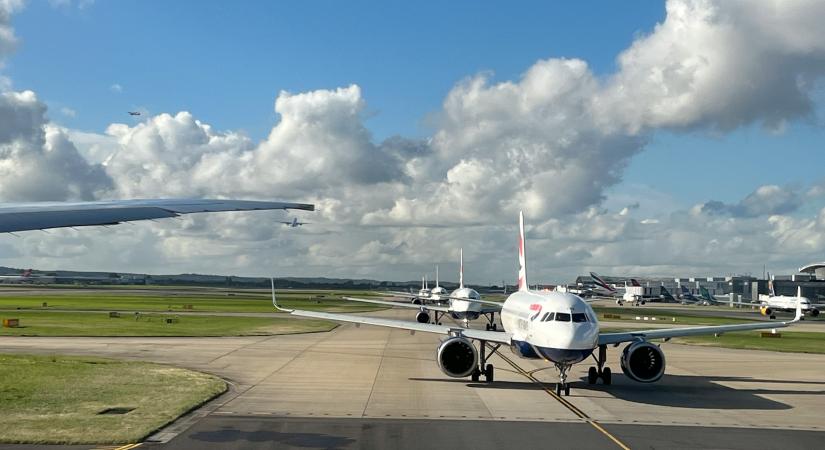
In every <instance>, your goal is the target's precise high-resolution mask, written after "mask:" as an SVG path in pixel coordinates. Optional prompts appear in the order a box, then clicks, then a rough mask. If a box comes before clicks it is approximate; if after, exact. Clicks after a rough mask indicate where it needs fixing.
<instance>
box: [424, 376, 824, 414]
mask: <svg viewBox="0 0 825 450" xmlns="http://www.w3.org/2000/svg"><path fill="white" fill-rule="evenodd" d="M409 380H410V381H436V382H444V383H460V384H464V385H466V386H468V387H472V388H478V389H502V390H508V389H512V390H543V387H542V386H541V385H538V384H536V383H533V382H528V381H495V382H493V383H478V382H469V381H467V380H465V379H447V378H409ZM580 380H581V381H579V382H574V384H573V386H572V387H573V392H574V395H575V396H578V397H587V396H588V395H587V392H590V391H598V392H606V393H608V394H610V395H611V396H613V397H615V398H617V399H619V400H625V401H629V402H633V403H639V404H647V405H656V406H669V407H674V408H691V409H722V410H745V409H747V410H763V411H778V410H786V409H791V408H792V406H790V405H787V404H785V403H781V402H777V401H774V400H771V399H768V398H765V396H772V395H783V394H787V395H825V390H823V389H807V390H806V389H779V388H772V387H765V386H760V387H758V388H756V387H755V388H748V387H746V386H743V387H736V388H732V387H727V386H724V385H722V384H719V383H720V382H737V383H749V382H750V383H759V384H763V383H774V384H788V385H800V384H816V385H819V386H821V385H822V384H823V383H814V382H807V381H802V382H797V381H793V380H762V379H754V378H746V377H700V376H685V375H665V376H664V377H663V378H662V379H661V380H660V381H658V382H656V383H649V384H647V383H638V382H636V381H633V380H631V379H629V378H627V377H626V376H624V375H623V374H621V373H619V374H616V373H614V374H613V384H612V385H610V386H605V385H603V384H593V385H590V384H587V382H586V381H585V379H584V378H581V379H580ZM553 386H554V383H553V382H552V381H545V382H544V387H546V388H549V389H553Z"/></svg>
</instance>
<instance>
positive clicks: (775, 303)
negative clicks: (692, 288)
mask: <svg viewBox="0 0 825 450" xmlns="http://www.w3.org/2000/svg"><path fill="white" fill-rule="evenodd" d="M768 288H769V289H770V295H769V296H767V297H765V298H764V299H762V300H760V301H759V303H748V302H739V301H733V300H728V301H725V300H718V299H717V298H716V297H714V296H713V294H711V293H710V292H708V290H707V289H705V288H704V287H700V288H699V292H700V293H701V295H702V298H703V299H705V300H706V301H707V302H708V303H716V304H728V305H731V304H733V305H740V306H759V312H760V313H761V314H762V315H763V316H767V317H769V318H771V319H776V313H777V312H778V311H782V312H793V311H795V310H796V306H797V305H801V308H802V312H803V313H804V314H807V315H809V316H811V317H816V316H818V315H819V308H817V306H820V305H814V304H812V303H811V301H810V300H809V299H808V298H807V297H803V296H802V287H801V286H798V287H797V288H796V296H789V295H776V292H774V290H773V282H772V281H771V282H769V283H768Z"/></svg>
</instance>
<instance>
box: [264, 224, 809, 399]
mask: <svg viewBox="0 0 825 450" xmlns="http://www.w3.org/2000/svg"><path fill="white" fill-rule="evenodd" d="M518 250H519V254H518V261H519V273H518V291H516V292H514V293H513V294H511V295H510V296H509V297H507V299H506V300H505V301H504V303H503V304H501V303H496V302H487V301H482V300H476V301H477V302H479V303H482V304H493V305H501V323H502V325H503V328H504V331H503V332H501V331H491V330H475V329H468V328H462V327H450V326H442V325H435V324H427V323H417V322H412V321H404V320H393V319H383V318H377V317H367V316H356V315H348V314H336V313H323V312H315V311H303V310H289V309H283V308H280V307H279V306H278V303H277V300H276V298H275V289H274V286H275V282H274V279H273V281H272V286H273V289H272V303H273V305H274V306H275V308H277V309H278V310H281V311H285V312H289V313H291V314H292V315H294V316H301V317H312V318H316V319H328V320H334V321H338V322H350V323H356V324H365V325H376V326H382V327H391V328H400V329H405V330H411V331H421V332H427V333H435V334H441V335H444V336H445V338H444V339H443V340H442V342H441V344H440V345H439V346H438V349H437V350H436V362H437V363H438V366H439V368H441V371H442V372H444V374H446V375H447V376H450V377H454V378H463V377H471V379H472V380H473V381H478V380H479V378H480V377H481V376H482V375H483V376H484V378H485V379H486V381H487V382H492V381H493V379H494V370H493V365H492V364H489V363H488V360H489V358H490V357H491V356H492V354H493V353H495V352H496V351H497V350H498V349H499V348H500V347H501V346H506V347H509V348H510V349H511V350H512V351H513V352H514V353H516V354H517V355H518V356H520V357H523V358H529V359H544V360H546V361H549V362H550V363H552V364H553V365H554V366H555V367H556V369H557V370H558V372H559V383H558V384H556V394H557V395H561V393H562V392H564V394H565V395H570V384H569V383H568V382H567V375H568V372H569V371H570V368H571V367H573V365H574V364H578V363H581V362H583V361H584V360H585V359H587V358H589V357H590V356H591V355H594V353H595V354H596V355H597V357H596V358H595V359H596V366H594V367H590V369H589V371H588V374H587V382H588V384H595V383H596V382H597V381H598V380H599V379H601V380H602V382H603V383H604V384H606V385H609V384H610V383H611V371H610V368H609V367H605V363H606V362H607V346H608V345H613V346H618V345H620V344H622V343H627V344H628V345H627V346H626V347H625V348H624V350H623V351H622V354H621V358H620V365H621V369H622V372H624V374H625V375H626V376H627V377H628V378H630V379H632V380H635V381H638V382H642V383H651V382H655V381H658V380H659V379H661V378H662V375H664V373H665V355H664V353H663V352H662V349H661V348H660V347H659V346H658V345H656V344H654V343H653V342H651V341H652V340H654V339H664V340H665V341H667V340H669V339H670V338H674V337H682V336H695V335H703V334H715V335H720V334H722V333H727V332H733V331H746V330H764V329H771V328H782V327H787V326H789V325H791V324H792V323H795V322H798V321H799V320H800V319H801V317H802V310H801V307H800V305H799V304H797V306H796V317H795V318H794V320H792V321H790V322H772V323H771V322H768V323H765V322H759V323H747V324H738V325H717V326H704V327H691V328H668V329H656V330H646V331H628V332H619V333H602V332H600V331H599V321H598V319H597V318H596V314H595V313H594V312H593V309H592V308H591V307H590V305H589V304H588V303H587V302H585V301H584V300H583V299H582V298H581V297H578V296H577V295H573V294H571V293H566V292H554V291H531V290H529V288H528V284H527V264H526V262H527V258H526V255H525V245H524V216H523V214H521V213H519V246H518ZM476 343H478V348H476ZM488 349H489V350H490V351H489V352H488V351H487V350H488Z"/></svg>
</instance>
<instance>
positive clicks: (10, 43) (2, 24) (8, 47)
mask: <svg viewBox="0 0 825 450" xmlns="http://www.w3.org/2000/svg"><path fill="white" fill-rule="evenodd" d="M22 7H23V0H0V67H2V63H3V58H5V57H6V56H7V55H9V54H10V53H11V52H13V51H14V49H15V47H16V46H17V37H16V36H15V35H14V28H13V27H12V25H11V15H12V14H13V13H14V12H15V11H18V10H19V9H20V8H22Z"/></svg>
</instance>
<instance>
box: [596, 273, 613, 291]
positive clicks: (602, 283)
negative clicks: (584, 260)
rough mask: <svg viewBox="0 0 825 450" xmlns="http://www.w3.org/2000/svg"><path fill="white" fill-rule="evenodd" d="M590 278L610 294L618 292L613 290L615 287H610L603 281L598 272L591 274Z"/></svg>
mask: <svg viewBox="0 0 825 450" xmlns="http://www.w3.org/2000/svg"><path fill="white" fill-rule="evenodd" d="M590 278H592V279H593V281H595V282H596V284H597V285H599V286H600V287H602V288H604V289H607V290H608V291H610V292H615V291H616V289H613V287H612V286H610V285H609V284H607V282H606V281H604V280H602V278H601V277H600V276H599V274H597V273H596V272H590Z"/></svg>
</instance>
